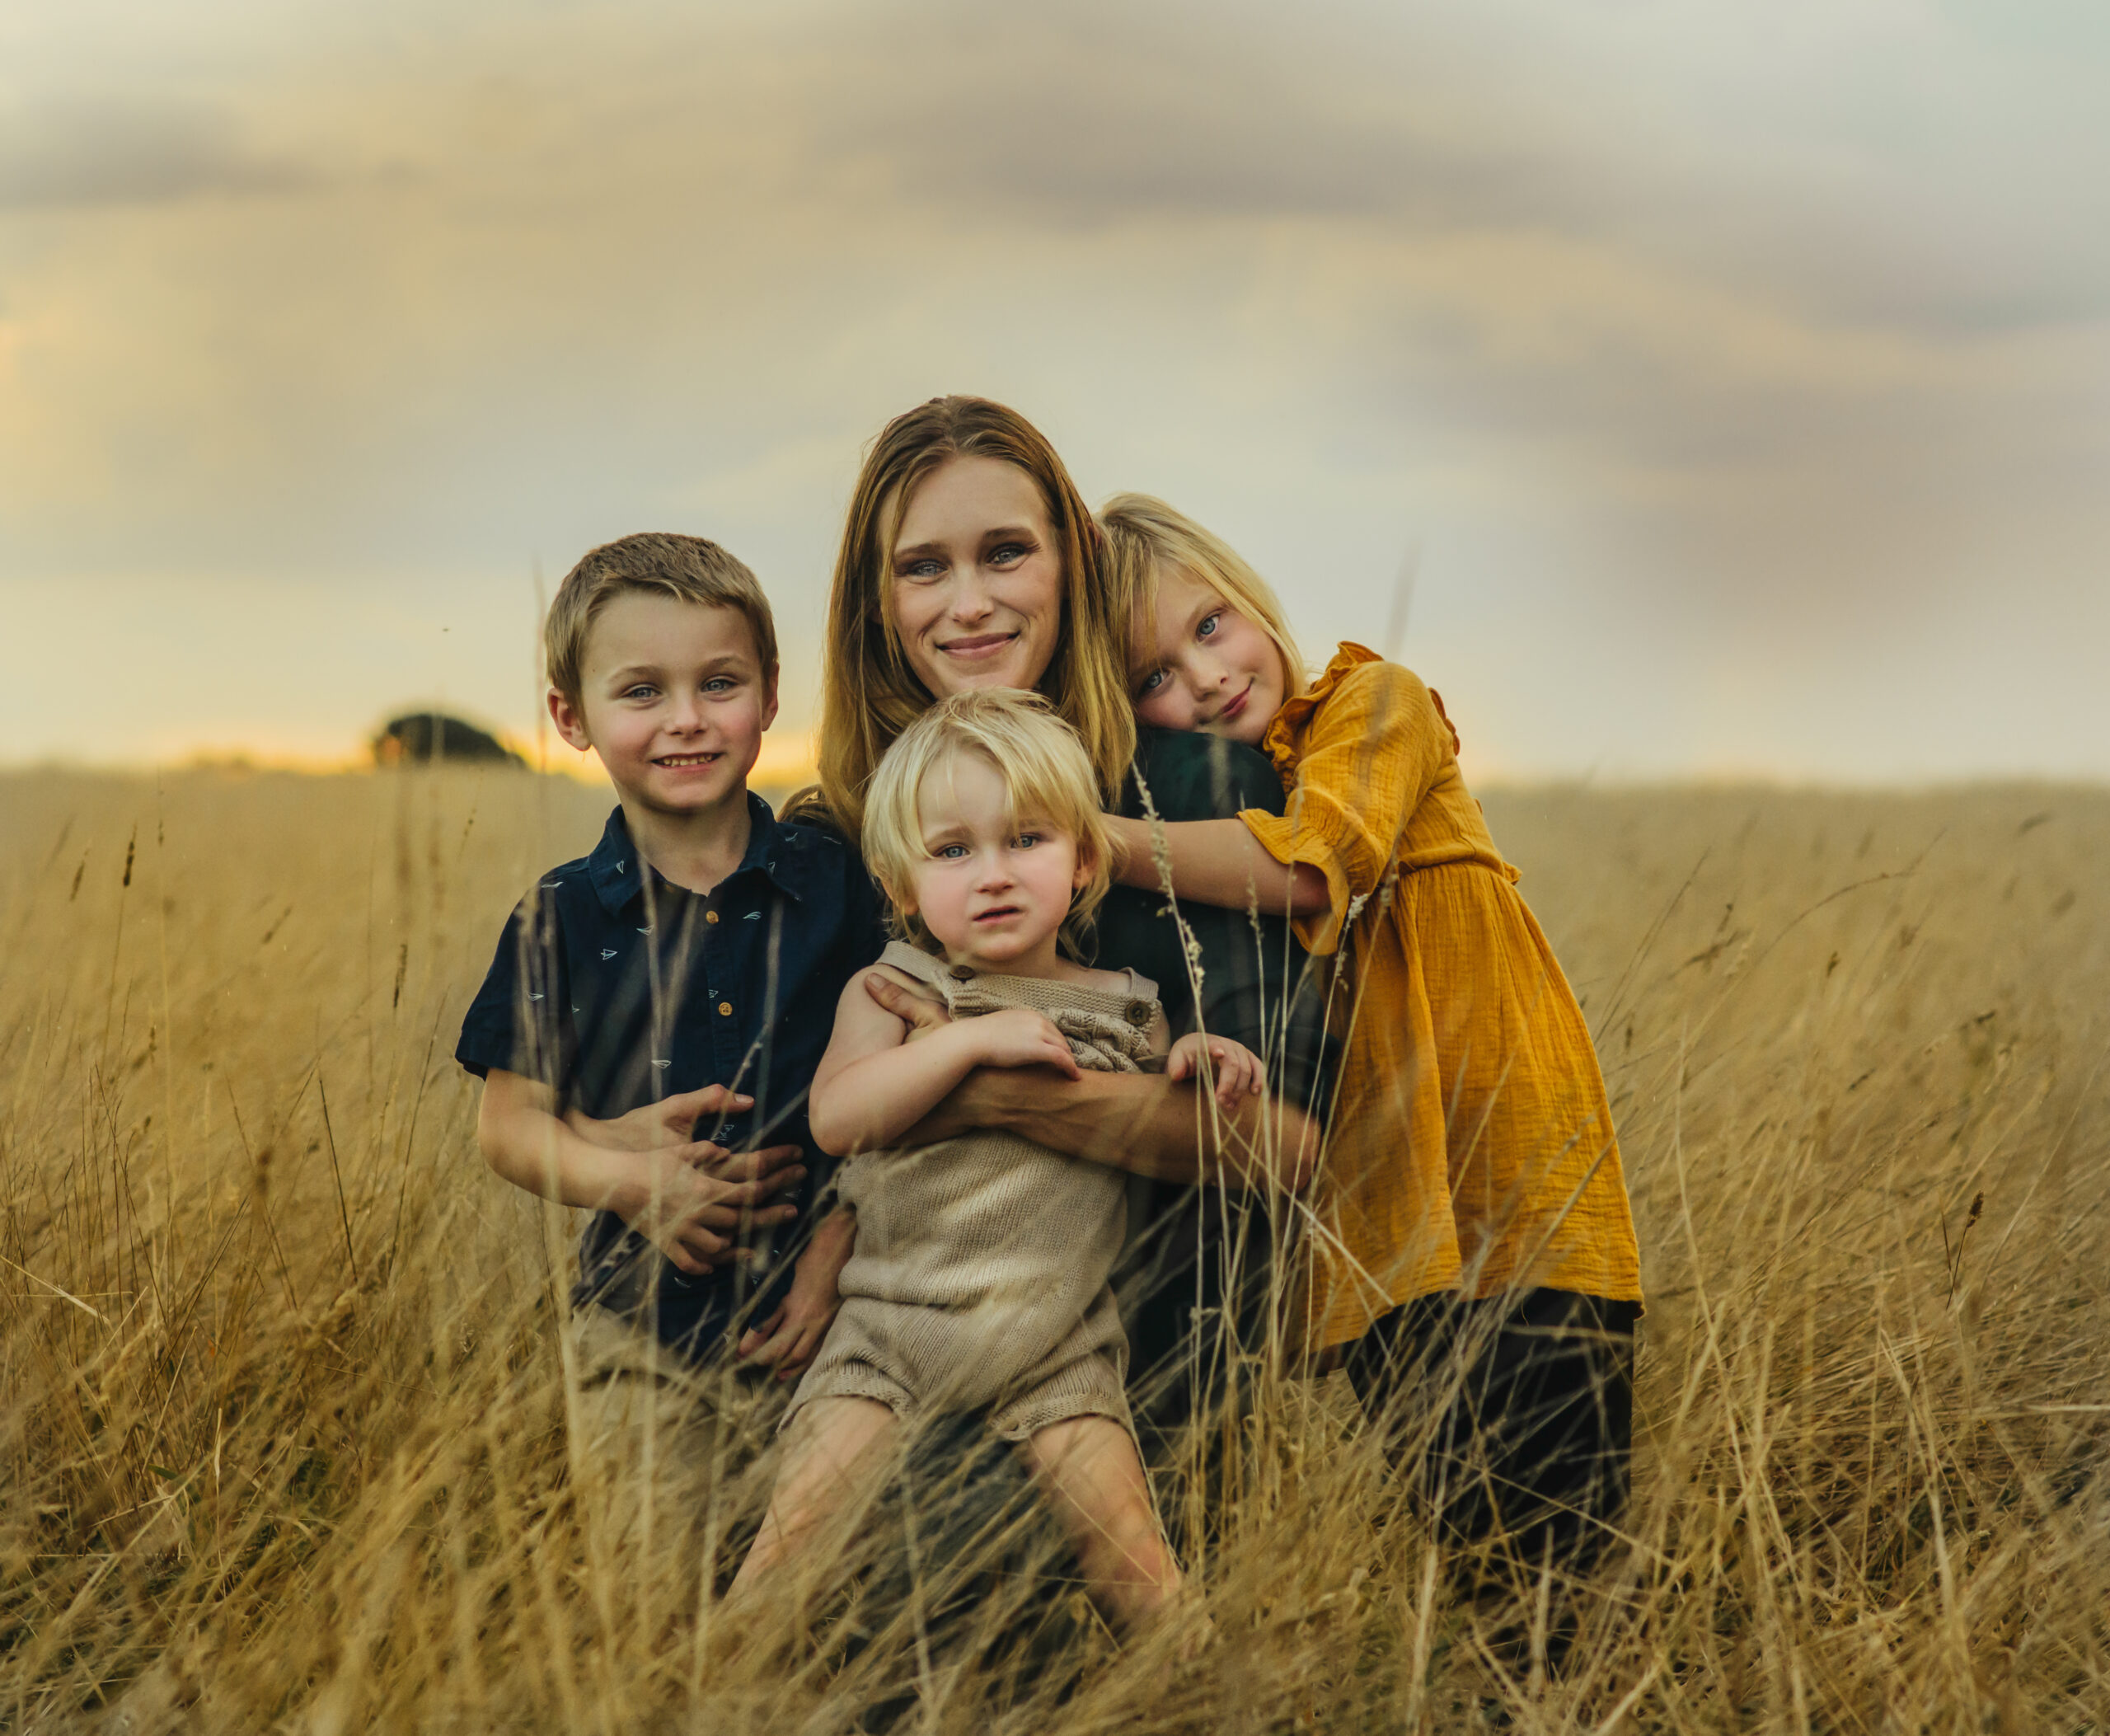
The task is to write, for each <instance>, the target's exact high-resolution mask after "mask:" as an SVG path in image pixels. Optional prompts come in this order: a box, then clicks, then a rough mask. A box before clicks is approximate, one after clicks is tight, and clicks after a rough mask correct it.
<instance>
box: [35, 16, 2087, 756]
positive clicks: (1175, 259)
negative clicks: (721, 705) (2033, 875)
mask: <svg viewBox="0 0 2110 1736" xmlns="http://www.w3.org/2000/svg"><path fill="white" fill-rule="evenodd" d="M2104 115H2110V14H2101V13H2098V12H2097V11H2095V10H2093V9H2089V8H2084V7H2078V6H2073V5H2068V4H2061V3H2058V0H2013V3H2010V4H2003V5H1998V6H1995V5H1994V4H1992V3H1990V0H1949V3H1943V4H1935V3H1932V0H1927V3H1906V0H1849V3H1846V4H1842V5H1840V6H1837V7H1827V8H1822V9H1795V10H1792V11H1783V10H1780V9H1773V10H1770V11H1767V12H1736V11H1732V10H1730V9H1728V8H1722V7H1704V8H1696V9H1695V8H1691V7H1673V6H1672V5H1669V4H1668V3H1667V0H1637V3H1632V4H1627V5H1622V6H1620V7H1592V8H1587V9H1576V8H1573V7H1564V6H1560V5H1557V4H1555V3H1554V0H1502V3H1498V4H1494V5H1484V4H1475V3H1468V0H1447V3H1430V4H1417V5H1413V6H1409V7H1396V6H1389V5H1388V6H1380V5H1377V4H1376V3H1375V0H1336V3H1329V4H1327V5H1324V6H1320V7H1309V8H1299V9H1296V10H1294V11H1292V12H1285V11H1283V10H1282V9H1280V8H1269V7H1260V6H1258V5H1253V4H1246V3H1244V0H1236V3H1220V4H1213V5H1209V6H1200V5H1192V6H1190V5H1185V4H1172V3H1160V4H1156V5H1152V6H1149V7H1114V6H1112V5H1111V4H1106V3H1099V0H1061V3H1057V4H1054V5H1051V6H1048V7H1036V8H1033V9H1025V8H1017V9H990V8H986V7H967V6H964V5H961V4H954V3H952V0H914V3H892V4H886V5H881V6H877V7H874V6H851V5H848V4H844V3H834V0H791V3H781V4H771V5H767V6H765V5H762V4H760V3H759V0H738V3H734V0H724V3H719V4H714V5H711V6H708V7H701V8H696V7H678V6H674V5H672V4H670V3H665V0H623V3H611V4H556V3H551V4H545V5H537V6H533V7H517V6H501V5H499V4H497V3H496V0H444V3H443V4H440V5H437V6H420V7H416V8H415V9H413V8H412V7H410V6H408V5H407V4H403V3H399V0H387V3H382V4H378V5H375V6H372V7H346V6H342V5H331V4H326V3H322V0H309V3H306V4H296V5H292V6H273V7H265V6H263V5H262V4H260V3H259V0H209V3H207V4H205V5H204V6H201V7H194V8H186V9H185V10H184V11H182V12H181V13H171V12H167V11H166V9H164V8H158V7H149V6H147V5H144V4H143V3H142V0H89V3H86V4H82V5H80V6H76V7H67V8H63V9H62V8H58V7H41V8H35V9H19V10H18V11H17V12H16V13H15V14H13V15H12V16H10V17H9V18H8V19H7V21H5V22H4V23H0V602H4V605H5V607H6V609H7V619H8V621H9V623H10V628H9V631H8V633H7V636H6V640H5V647H6V648H5V650H4V653H0V676H4V681H0V726H3V727H0V762H10V763H36V762H49V761H59V762H67V763H76V764H86V765H96V766H110V767H141V766H148V765H163V764H181V763H183V762H186V761H190V760H194V759H196V758H199V757H200V756H204V757H220V758H225V757H229V756H237V755H239V756H245V757H246V758H250V759H251V760H252V761H255V762H259V763H264V762H270V763H278V764H288V765H293V764H298V765H303V766H311V767H326V766H340V765H349V764H353V763H356V762H359V759H360V758H361V757H362V756H363V752H364V744H365V741H366V739H367V737H368V734H370V733H371V731H372V730H373V728H374V727H375V726H376V725H377V724H378V723H379V721H380V720H382V718H384V717H385V716H389V715H391V714H392V712H395V711H400V710H402V709H405V708H406V706H411V705H420V704H431V705H434V706H441V707H443V708H446V709H448V710H454V709H457V708H458V709H459V710H460V711H461V712H462V715H464V716H468V717H471V718H475V719H479V720H483V721H485V723H487V724H489V725H491V726H493V727H495V728H496V729H498V730H502V731H504V732H505V733H506V734H508V735H509V736H510V737H511V738H512V739H515V740H516V741H518V742H523V743H529V744H532V742H533V740H534V739H535V734H536V720H537V708H538V706H539V704H540V694H541V683H540V677H539V674H538V672H537V668H536V647H537V608H538V601H537V599H538V598H540V597H543V596H546V594H548V592H549V591H550V590H551V589H553V588H554V586H555V584H556V581H557V579H559V578H560V577H561V575H562V574H563V573H564V571H565V570H566V568H567V567H568V566H569V565H570V564H571V562H572V561H574V560H575V559H576V558H577V557H578V556H579V554H581V553H582V552H584V550H585V549H586V548H587V547H589V546H591V545H593V544H594V543H597V542H602V541H605V540H607V538H609V537H614V536H617V535H620V534H622V533H626V532H630V531H634V530H641V529H673V530H685V531H690V532H694V533H698V534H701V535H705V536H709V537H714V538H715V539H717V540H719V541H720V542H724V544H725V545H726V546H727V547H729V548H731V549H732V550H733V551H734V552H735V553H737V554H738V555H740V556H742V557H743V559H744V560H746V561H748V563H749V564H750V565H753V567H754V568H755V570H756V571H757V574H758V575H759V576H760V577H761V579H762V582H763V584H764V585H765V587H766V588H767V589H768V591H769V593H770V594H771V598H773V599H774V602H775V604H776V609H777V612H778V617H779V623H780V631H781V640H782V644H783V650H784V657H785V673H784V681H785V688H784V698H785V717H784V725H783V727H782V729H781V730H780V731H779V732H778V736H779V737H781V739H783V740H784V741H785V742H790V741H794V740H797V741H801V742H803V740H804V737H803V734H802V732H803V731H804V730H806V729H807V728H808V727H809V725H810V723H811V720H812V712H813V706H814V696H815V693H816V690H817V680H818V669H817V664H818V644H819V632H820V624H821V620H822V615H823V605H824V601H825V596H826V591H827V586H828V576H829V573H830V570H831V568H832V562H833V557H834V550H835V542H836V538H837V535H838V533H839V530H840V525H841V516H842V510H843V508H844V505H845V503H846V499H847V496H848V493H849V490H850V486H851V480H852V478H853V476H854V475H855V473H856V467H857V463H858V461H859V457H860V451H861V449H862V448H863V446H864V444H865V443H866V442H867V441H869V440H870V438H871V436H872V435H873V434H874V433H876V432H877V430H878V429H879V426H880V425H882V423H883V422H884V420H886V419H887V418H888V417H889V415H893V414H894V413H896V412H898V411H900V410H902V409H903V408H906V407H907V406H909V405H911V404H913V403H915V402H917V401H920V400H921V399H923V398H926V397H928V396H932V395H934V394H935V393H939V392H949V391H968V392H982V393H985V394H987V395H989V396H995V397H998V398H1001V399H1003V400H1004V401H1007V402H1010V403H1012V404H1014V405H1015V406H1017V407H1018V408H1020V410H1022V411H1025V414H1027V415H1029V417H1031V418H1032V419H1033V420H1034V421H1035V422H1036V423H1037V424H1039V425H1040V426H1041V427H1042V428H1043V429H1044V431H1045V432H1046V433H1047V434H1048V435H1049V437H1050V438H1051V439H1053V442H1054V443H1055V444H1056V446H1057V449H1058V450H1059V451H1060V452H1062V454H1063V455H1064V457H1065V458H1066V459H1067V462H1069V464H1070V466H1071V469H1072V471H1073V472H1074V473H1075V474H1076V478H1077V480H1078V482H1079V484H1080V486H1081V487H1082V489H1083V490H1084V491H1085V495H1086V496H1087V498H1088V499H1090V500H1093V501H1095V502H1096V501H1098V500H1102V499H1104V498H1105V497H1106V496H1107V495H1110V494H1112V493H1114V492H1116V491H1117V490H1124V489H1142V490H1146V491H1150V492H1153V493H1156V494H1160V495H1164V496H1165V497H1166V498H1168V499H1170V500H1172V501H1174V502H1175V504H1178V505H1179V506H1180V507H1181V508H1182V509H1184V510H1186V511H1188V512H1189V513H1191V514H1193V515H1195V516H1197V517H1198V518H1201V519H1203V521H1204V522H1206V523H1209V524H1210V525H1211V526H1212V528H1215V529H1217V530H1218V531H1219V532H1221V533H1222V534H1224V535H1225V536H1226V537H1227V538H1228V539H1229V540H1231V542H1233V543H1234V544H1236V546H1237V547H1239V548H1240V550H1241V551H1243V552H1244V553H1245V554H1246V555H1247V556H1249V558H1250V559H1251V560H1252V561H1253V562H1254V565H1256V566H1257V567H1258V568H1259V570H1260V571H1261V572H1263V573H1264V575H1267V576H1268V578H1270V579H1272V580H1273V583H1274V584H1276V586H1277V587H1278V589H1279V590H1280V591H1281V593H1282V595H1283V597H1284V598H1285V600H1286V602H1287V606H1288V608H1289V611H1290V613H1291V616H1292V621H1293V622H1294V624H1295V626H1296V628H1297V630H1298V631H1299V633H1300V634H1301V635H1302V636H1303V637H1304V638H1305V640H1306V650H1308V651H1309V652H1311V653H1312V654H1313V655H1314V657H1315V660H1316V661H1320V662H1323V661H1324V660H1325V653H1326V652H1327V650H1329V649H1330V647H1331V645H1333V644H1334V641H1336V640H1340V639H1345V638H1354V639H1357V640H1363V641H1365V642H1368V643H1371V644H1372V645H1376V647H1377V648H1378V649H1380V650H1385V651H1387V652H1390V653H1393V654H1395V655H1399V656H1400V657H1401V658H1402V659H1403V660H1404V661H1406V662H1408V663H1409V664H1412V665H1414V667H1415V668H1416V669H1418V670H1419V671H1420V672H1421V673H1423V674H1424V675H1425V676H1426V677H1427V678H1428V679H1429V680H1430V681H1432V683H1434V684H1435V685H1437V687H1441V688H1442V691H1443V692H1444V693H1445V695H1446V697H1447V700H1448V701H1450V702H1451V706H1452V711H1453V715H1454V716H1456V718H1457V720H1458V722H1459V725H1460V728H1461V731H1462V733H1463V734H1464V737H1465V756H1466V759H1465V762H1466V765H1467V767H1468V770H1469V772H1470V773H1471V774H1472V775H1473V776H1475V777H1477V778H1497V779H1503V780H1509V781H1517V780H1531V779H1539V778H1547V777H1598V778H1601V779H1605V780H1610V781H1631V780H1636V779H1653V778H1663V777H1676V778H1696V777H1729V776H1737V777H1748V776H1756V777H1766V778H1772V779H1776V780H1786V781H1819V782H1836V783H1868V782H1878V781H1915V782H1924V781H1939V780H1951V779H1965V778H1976V777H2058V778H2078V779H2088V780H2099V779H2103V778H2106V777H2110V679H2106V678H2105V659H2104V655H2103V650H2102V647H2103V645H2106V644H2110V489H2106V488H2105V487H2104V486H2103V479H2104V478H2105V476H2110V415H2106V411H2110V223H2107V222H2106V221H2105V220H2104V219H2105V218H2106V217H2110V211H2106V210H2105V209H2104V206H2105V204H2106V200H2110V193H2106V192H2105V189H2106V188H2110V124H2106V123H2105V121H2104V120H2103V116H2104ZM84 688H85V689H86V690H87V691H88V692H91V693H92V695H93V698H92V701H91V702H88V703H84V702H83V701H82V692H83V690H84ZM772 739H773V740H774V739H777V738H772ZM772 751H773V752H776V751H777V750H776V749H772ZM801 751H803V750H801ZM568 754H569V750H567V749H563V748H561V747H560V746H559V745H557V744H554V743H552V744H551V754H550V758H551V764H552V765H553V766H554V765H556V763H558V762H559V761H560V759H561V758H565V756H567V755H568ZM783 754H784V756H787V757H785V759H784V763H785V765H787V766H788V765H789V764H790V757H795V756H792V750H790V749H789V748H786V749H784V750H783Z"/></svg>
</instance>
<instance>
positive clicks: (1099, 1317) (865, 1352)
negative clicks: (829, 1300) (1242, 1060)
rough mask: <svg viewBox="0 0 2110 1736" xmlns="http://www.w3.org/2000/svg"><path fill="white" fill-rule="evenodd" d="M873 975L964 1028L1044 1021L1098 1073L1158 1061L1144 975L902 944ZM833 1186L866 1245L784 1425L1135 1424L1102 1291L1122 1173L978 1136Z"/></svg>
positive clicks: (900, 1151) (859, 1248)
mask: <svg viewBox="0 0 2110 1736" xmlns="http://www.w3.org/2000/svg"><path fill="white" fill-rule="evenodd" d="M879 962H880V963H881V964H890V965H892V966H893V967H894V969H897V970H899V971H901V972H902V973H903V974H905V975H907V976H910V977H912V978H916V979H917V981H919V982H921V983H926V984H928V985H929V986H930V987H931V988H932V989H934V990H935V991H936V992H937V994H938V995H939V997H941V998H942V999H943V1000H944V1002H945V1006H946V1008H947V1010H948V1011H950V1012H951V1014H952V1016H954V1018H956V1019H962V1018H973V1017H974V1016H976V1015H978V1014H980V1013H989V1012H995V1011H998V1010H999V1009H1000V1008H1003V1007H1007V1006H1029V1007H1031V1008H1033V1009H1034V1011H1038V1012H1042V1013H1044V1014H1046V1015H1047V1016H1048V1019H1049V1020H1051V1021H1052V1022H1053V1024H1054V1025H1055V1027H1056V1029H1057V1030H1059V1031H1061V1032H1062V1035H1064V1036H1065V1037H1066V1038H1067V1039H1069V1044H1070V1052H1071V1053H1072V1054H1073V1055H1075V1056H1076V1058H1077V1062H1078V1064H1079V1065H1080V1066H1082V1067H1089V1068H1090V1069H1092V1070H1094V1071H1095V1072H1123V1073H1127V1072H1140V1071H1142V1066H1143V1064H1144V1063H1146V1062H1148V1061H1150V1060H1151V1040H1150V1034H1151V1026H1152V1025H1153V1024H1155V1023H1156V1020H1157V1018H1158V1002H1157V985H1156V983H1152V982H1151V981H1150V979H1149V978H1146V977H1139V976H1137V974H1135V972H1133V971H1130V972H1128V982H1127V983H1126V985H1125V986H1124V987H1123V988H1120V989H1118V990H1114V991H1107V990H1103V989H1095V988H1085V987H1082V986H1081V985H1079V984H1076V983H1053V982H1047V981H1043V979H1041V978H1035V977H1009V976H998V975H994V974H988V973H986V972H968V973H967V974H966V975H965V977H964V978H962V977H960V976H959V974H957V973H955V972H954V971H953V970H951V969H948V967H947V966H946V965H945V962H944V961H943V960H942V959H935V958H933V957H931V955H930V954H928V953H926V952H923V951H921V950H919V949H917V948H916V947H913V946H908V945H903V944H902V943H901V942H899V941H896V942H895V943H894V944H893V945H890V946H889V947H888V948H887V950H886V952H885V954H884V956H882V958H881V959H880V960H879ZM960 969H961V970H962V971H964V970H965V967H964V966H962V967H960ZM837 1185H838V1188H839V1189H840V1192H841V1194H842V1198H843V1199H844V1201H845V1202H846V1203H848V1204H850V1205H852V1206H855V1207H856V1210H857V1244H856V1250H855V1251H854V1252H853V1253H852V1254H851V1258H850V1262H849V1264H847V1265H846V1266H845V1267H844V1268H843V1269H842V1279H841V1280H840V1288H841V1291H842V1312H840V1313H839V1314H837V1316H836V1317H835V1323H834V1324H833V1325H831V1326H830V1327H829V1328H828V1337H827V1339H826V1340H824V1341H823V1344H822V1345H821V1349H820V1354H819V1355H818V1356H817V1357H816V1358H814V1365H813V1367H812V1368H809V1369H808V1370H807V1371H806V1376H805V1378H804V1380H802V1381H801V1382H799V1390H798V1391H797V1392H796V1393H795V1395H794V1396H793V1397H792V1401H791V1405H790V1409H789V1410H787V1411H786V1412H785V1418H784V1420H785V1424H787V1425H788V1424H790V1420H791V1419H792V1417H794V1416H795V1415H797V1414H798V1413H799V1410H801V1409H803V1408H804V1406H805V1405H808V1404H810V1403H811V1402H812V1401H814V1400H815V1399H818V1398H843V1397H854V1398H869V1399H877V1400H878V1401H879V1402H880V1403H881V1404H883V1405H888V1406H889V1407H890V1408H891V1409H892V1410H893V1412H894V1414H895V1415H897V1416H899V1417H902V1418H903V1419H907V1418H911V1417H916V1416H931V1415H940V1414H943V1413H945V1412H948V1411H960V1410H980V1409H982V1407H984V1406H987V1407H988V1409H989V1427H990V1429H992V1432H993V1433H996V1434H997V1435H1000V1436H1001V1437H1002V1438H1005V1439H1007V1440H1024V1439H1025V1438H1026V1437H1027V1436H1028V1435H1029V1434H1032V1433H1035V1432H1036V1431H1037V1430H1039V1429H1045V1428H1046V1427H1048V1424H1051V1423H1059V1422H1062V1421H1063V1420H1065V1419H1067V1418H1071V1417H1076V1416H1091V1415H1098V1416H1108V1417H1112V1418H1113V1419H1114V1420H1115V1421H1117V1422H1118V1423H1120V1424H1122V1426H1123V1427H1124V1428H1131V1427H1132V1424H1131V1423H1130V1420H1129V1416H1128V1398H1127V1396H1126V1395H1125V1394H1124V1392H1123V1390H1122V1377H1123V1372H1124V1371H1125V1369H1126V1368H1127V1364H1128V1340H1127V1339H1126V1338H1125V1337H1124V1336H1123V1334H1122V1331H1121V1321H1120V1317H1119V1316H1118V1314H1116V1313H1115V1311H1114V1293H1113V1291H1112V1290H1111V1289H1110V1288H1109V1287H1108V1283H1107V1279H1108V1278H1109V1275H1110V1274H1111V1273H1112V1271H1113V1269H1114V1260H1115V1258H1116V1256H1117V1255H1118V1254H1119V1253H1120V1251H1121V1239H1122V1235H1123V1230H1124V1228H1125V1227H1126V1222H1127V1193H1128V1185H1127V1178H1126V1177H1125V1176H1124V1175H1123V1174H1122V1172H1121V1171H1118V1170H1114V1169H1109V1168H1108V1167H1107V1166H1105V1165H1104V1164H1098V1163H1089V1162H1086V1161H1085V1160H1083V1159H1082V1158H1077V1157H1063V1156H1062V1155H1061V1154H1060V1153H1058V1152H1052V1151H1050V1150H1048V1147H1046V1146H1044V1145H1039V1144H1036V1143H1035V1142H1034V1141H1032V1140H1030V1139H1024V1138H1019V1137H1017V1136H1016V1135H1015V1134H1011V1133H996V1132H992V1131H989V1130H987V1129H982V1130H978V1131H976V1132H973V1133H963V1134H961V1135H959V1137H958V1138H953V1139H944V1140H940V1141H939V1142H937V1143H936V1144H935V1145H926V1146H917V1147H901V1148H897V1149H893V1150H889V1151H881V1152H868V1153H866V1154H865V1155H863V1156H861V1157H854V1158H852V1159H851V1161H849V1162H847V1163H846V1164H845V1165H844V1166H843V1167H842V1172H841V1175H840V1177H839V1180H838V1184H837Z"/></svg>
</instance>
